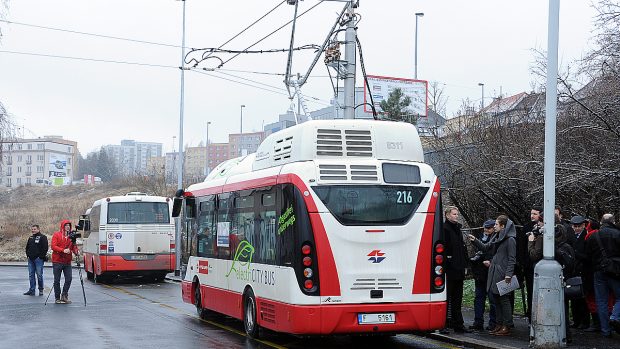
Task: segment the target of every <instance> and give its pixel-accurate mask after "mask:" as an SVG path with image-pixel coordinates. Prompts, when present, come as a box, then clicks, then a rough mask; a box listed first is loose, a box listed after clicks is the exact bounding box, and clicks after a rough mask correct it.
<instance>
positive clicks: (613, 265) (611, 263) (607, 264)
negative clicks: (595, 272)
mask: <svg viewBox="0 0 620 349" xmlns="http://www.w3.org/2000/svg"><path fill="white" fill-rule="evenodd" d="M594 238H595V239H596V243H597V244H598V248H599V249H600V250H601V270H602V271H603V272H604V273H605V274H607V275H608V276H610V277H613V278H614V279H620V257H611V258H609V257H607V253H606V252H605V248H603V243H602V242H601V238H600V237H599V236H598V233H595V234H594Z"/></svg>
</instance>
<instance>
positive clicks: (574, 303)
mask: <svg viewBox="0 0 620 349" xmlns="http://www.w3.org/2000/svg"><path fill="white" fill-rule="evenodd" d="M570 223H571V226H572V227H573V231H574V232H575V234H574V237H572V238H570V239H568V240H569V241H572V244H571V245H572V246H573V250H574V251H575V270H574V275H573V276H581V277H582V279H583V274H582V273H583V265H584V262H585V260H586V258H587V257H588V255H587V254H586V235H587V233H586V219H585V218H584V217H582V216H574V217H573V218H571V220H570ZM570 303H571V312H572V313H573V324H572V327H573V328H578V329H580V330H585V329H587V328H589V327H590V312H589V311H588V305H587V304H586V300H585V298H579V299H572V300H571V301H570Z"/></svg>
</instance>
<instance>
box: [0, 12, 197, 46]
mask: <svg viewBox="0 0 620 349" xmlns="http://www.w3.org/2000/svg"><path fill="white" fill-rule="evenodd" d="M0 22H4V23H8V24H15V25H21V26H25V27H32V28H38V29H46V30H53V31H59V32H65V33H71V34H79V35H87V36H94V37H99V38H104V39H113V40H122V41H130V42H135V43H140V44H148V45H157V46H166V47H175V48H181V46H180V45H174V44H164V43H160V42H154V41H146V40H138V39H130V38H123V37H119V36H112V35H104V34H95V33H87V32H81V31H77V30H70V29H62V28H54V27H47V26H43V25H36V24H29V23H22V22H13V21H9V20H6V19H0ZM186 48H187V47H186Z"/></svg>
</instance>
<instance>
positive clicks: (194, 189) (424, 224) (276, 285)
mask: <svg viewBox="0 0 620 349" xmlns="http://www.w3.org/2000/svg"><path fill="white" fill-rule="evenodd" d="M176 215H181V216H182V220H181V221H182V222H183V227H182V234H183V235H182V238H181V239H182V246H181V248H182V255H181V256H182V257H181V260H182V265H181V270H182V271H183V281H182V297H183V300H184V301H185V302H188V303H192V304H194V305H195V306H196V309H197V312H198V314H199V315H200V316H201V317H203V316H205V315H206V314H207V313H208V312H209V311H214V312H218V313H223V314H226V315H229V316H232V317H235V318H237V319H240V320H243V323H244V328H245V331H246V333H247V334H248V335H249V336H251V337H256V336H257V335H258V333H259V332H258V331H259V328H260V327H264V328H267V329H271V330H274V331H278V332H286V333H292V334H302V335H329V334H336V333H349V334H352V333H374V334H386V333H398V332H408V331H413V330H433V329H437V328H442V327H443V326H444V322H445V317H446V294H445V276H444V273H443V267H442V265H443V258H444V256H443V252H444V246H443V244H442V234H441V229H442V214H441V202H440V186H439V181H438V180H437V177H436V175H435V174H434V172H433V170H432V169H431V167H430V166H428V165H427V164H425V163H424V159H423V152H422V147H421V143H420V139H419V137H418V134H417V131H416V129H415V127H414V126H412V125H410V124H406V123H395V122H385V121H369V120H329V121H309V122H306V123H303V124H300V125H297V126H294V127H291V128H289V129H285V130H282V131H280V132H277V133H275V134H272V135H270V136H269V137H267V138H266V139H265V141H264V142H263V143H262V144H261V145H260V147H259V148H258V151H257V152H256V153H255V154H250V155H248V156H245V157H241V158H237V159H233V160H229V161H227V162H225V163H223V164H221V165H220V166H218V167H216V168H215V169H214V170H213V172H212V173H210V174H209V176H208V177H207V178H206V179H205V181H204V182H203V183H198V184H194V185H192V186H190V187H189V188H187V190H185V191H184V192H183V191H180V192H178V193H177V197H176V198H175V200H174V212H173V216H176Z"/></svg>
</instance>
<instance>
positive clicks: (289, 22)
mask: <svg viewBox="0 0 620 349" xmlns="http://www.w3.org/2000/svg"><path fill="white" fill-rule="evenodd" d="M322 3H323V0H321V1H319V3H317V4H316V5H314V6H312V7H310V8H309V9H307V10H306V11H304V12H302V13H301V14H300V15H299V16H297V18H301V16H303V15H305V14H306V13H308V12H310V11H312V10H313V9H314V8H315V7H317V6H319V5H320V4H322ZM292 22H293V20H290V21H288V22H286V23H285V24H283V25H282V26H280V27H279V28H278V29H276V30H274V31H272V32H271V33H269V34H267V35H266V36H264V37H262V38H261V39H259V40H258V41H256V42H255V43H253V44H252V45H250V46H248V47H246V48H245V49H246V50H247V49H250V48H252V47H254V46H256V45H258V44H259V43H260V42H262V41H263V40H265V39H267V38H268V37H270V36H271V35H273V34H275V33H277V32H278V31H280V30H281V29H282V28H284V27H286V26H287V25H289V24H291V23H292ZM240 54H241V53H237V54H236V55H234V56H232V57H231V58H229V59H228V60H226V61H224V63H222V64H221V65H220V66H219V67H218V68H221V67H222V66H224V64H226V63H228V62H230V61H232V60H233V59H235V58H236V57H238V56H239V55H240Z"/></svg>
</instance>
